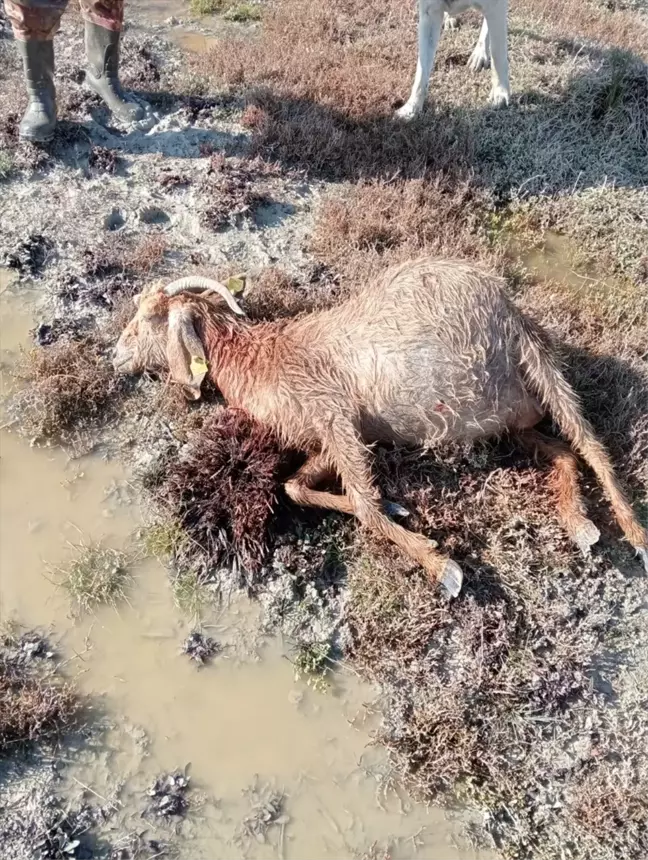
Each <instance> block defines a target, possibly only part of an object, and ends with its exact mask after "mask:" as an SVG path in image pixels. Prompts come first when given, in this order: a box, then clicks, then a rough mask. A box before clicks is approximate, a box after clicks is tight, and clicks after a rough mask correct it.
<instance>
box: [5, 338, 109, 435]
mask: <svg viewBox="0 0 648 860" xmlns="http://www.w3.org/2000/svg"><path fill="white" fill-rule="evenodd" d="M14 375H15V376H16V378H17V379H18V380H19V381H20V383H21V385H22V388H21V390H20V391H19V392H17V394H15V395H14V397H13V398H12V400H11V402H10V404H9V412H10V414H11V415H12V417H14V418H15V419H16V422H17V425H18V428H19V430H20V432H21V433H23V434H24V435H26V436H30V437H32V438H34V439H36V440H39V441H41V442H50V443H54V444H61V445H64V446H66V447H71V448H72V449H77V448H83V447H84V446H85V444H87V439H88V437H89V435H91V431H92V430H94V429H96V428H97V427H100V426H102V425H104V424H105V423H106V422H107V421H108V420H109V419H111V418H114V417H115V415H116V414H117V411H118V408H119V400H120V396H121V394H122V393H123V386H124V383H123V381H121V380H120V379H119V378H118V377H116V376H115V374H114V373H113V369H112V366H111V363H110V359H109V357H108V355H107V347H106V345H105V344H104V343H103V342H102V341H99V340H97V339H96V338H94V337H92V336H91V337H88V338H86V339H85V340H63V339H61V340H59V341H57V342H56V343H54V344H52V345H51V346H48V347H37V348H35V349H32V350H31V351H30V352H27V353H24V354H23V360H22V362H19V363H18V365H17V367H16V368H15V369H14Z"/></svg>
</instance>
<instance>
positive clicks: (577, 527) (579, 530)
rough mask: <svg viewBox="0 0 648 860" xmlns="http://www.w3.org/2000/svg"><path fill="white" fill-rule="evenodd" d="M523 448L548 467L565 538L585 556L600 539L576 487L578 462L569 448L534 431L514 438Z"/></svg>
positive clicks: (599, 534)
mask: <svg viewBox="0 0 648 860" xmlns="http://www.w3.org/2000/svg"><path fill="white" fill-rule="evenodd" d="M518 438H519V439H520V441H521V442H522V443H523V445H524V446H525V447H526V448H527V449H529V450H530V451H531V453H532V454H533V455H534V457H537V456H538V454H539V455H541V456H542V457H544V458H545V459H547V460H549V461H550V462H551V465H552V469H551V476H550V479H549V480H550V484H551V487H552V489H553V490H554V493H555V495H556V501H557V503H558V515H559V516H560V519H561V521H562V523H563V525H564V527H565V530H566V531H567V534H568V535H569V536H570V538H571V539H572V540H573V541H574V543H575V544H576V545H577V546H578V548H579V549H580V551H581V552H582V553H583V555H585V556H587V555H588V554H589V551H590V547H592V546H593V545H594V544H595V543H596V542H597V541H598V539H599V537H600V536H601V533H600V532H599V530H598V529H597V528H596V526H595V525H594V523H593V522H592V521H591V520H590V519H588V517H587V516H586V509H585V503H584V502H583V497H582V495H581V491H580V488H579V486H578V461H577V459H576V457H575V455H574V454H573V452H572V451H571V449H570V448H569V446H568V445H565V444H564V443H563V442H560V441H559V440H558V439H550V438H549V437H548V436H544V435H543V434H542V433H539V432H538V431H537V430H525V431H523V432H521V433H519V434H518Z"/></svg>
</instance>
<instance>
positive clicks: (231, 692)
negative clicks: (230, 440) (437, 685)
mask: <svg viewBox="0 0 648 860" xmlns="http://www.w3.org/2000/svg"><path fill="white" fill-rule="evenodd" d="M2 277H3V282H2V295H1V296H0V311H1V328H0V342H1V344H2V355H1V361H2V367H3V375H2V379H3V384H4V386H5V388H6V386H7V385H11V384H12V383H11V379H10V376H9V374H8V370H9V369H10V367H11V365H12V363H13V362H14V361H16V360H17V357H19V355H20V349H21V348H22V347H23V346H24V347H25V348H27V349H28V348H30V340H29V335H28V331H29V329H30V327H31V325H32V322H31V313H30V307H31V305H32V303H33V302H34V301H35V299H36V296H35V295H34V293H33V292H30V291H29V290H25V289H24V288H22V287H21V288H19V289H16V287H15V286H14V287H13V288H12V287H11V286H10V285H9V278H8V277H7V275H6V273H3V274H2ZM10 429H11V428H4V429H3V430H2V432H1V435H0V449H1V450H0V605H1V607H2V620H3V621H7V620H8V619H12V618H14V619H19V620H20V623H21V624H23V625H25V626H26V627H27V628H39V629H41V630H43V631H49V635H50V639H51V642H52V643H54V644H55V646H56V651H57V653H58V654H59V655H60V657H61V658H62V659H64V660H65V661H66V664H67V665H66V667H65V672H66V674H67V675H69V676H70V677H72V678H74V679H75V681H76V683H77V686H78V688H79V690H80V691H81V692H82V693H84V694H87V696H88V697H89V702H90V703H91V708H92V711H91V713H92V718H91V719H93V720H94V721H96V723H97V725H98V727H96V733H95V735H93V739H92V740H91V742H89V743H87V744H85V745H81V746H80V747H79V748H76V747H77V745H76V744H75V749H65V750H64V751H63V752H62V756H63V757H64V758H66V759H67V760H68V761H69V765H68V767H67V768H66V769H65V771H64V774H63V783H62V784H56V785H55V786H53V785H52V784H51V783H50V782H49V781H47V780H44V781H43V780H40V781H39V779H38V778H37V777H36V776H35V775H34V774H31V775H30V781H29V783H28V788H27V789H25V785H24V783H25V780H24V772H23V771H21V770H20V769H18V775H20V776H21V777H22V782H21V780H20V779H17V778H16V774H14V777H13V778H9V779H8V781H7V782H6V783H5V785H4V786H3V787H2V788H1V789H0V802H2V803H3V805H8V806H9V808H11V806H12V803H15V801H16V799H17V798H24V797H25V796H26V795H29V794H30V793H31V796H32V802H36V803H37V802H39V800H38V798H39V796H40V802H43V801H44V799H45V798H46V797H47V794H48V792H49V791H52V790H53V789H54V790H56V791H57V792H59V793H60V792H61V791H62V790H63V791H65V794H66V797H68V798H69V799H70V801H71V802H73V801H74V800H77V799H78V800H80V799H81V798H85V799H87V800H89V801H91V802H94V803H95V804H99V805H105V804H106V802H107V803H108V804H110V806H112V807H113V808H114V814H113V815H112V816H111V818H110V820H109V821H108V822H107V823H106V824H104V825H103V826H102V827H101V828H99V832H100V833H101V834H102V836H103V837H104V838H105V839H107V840H108V841H109V842H110V843H111V844H112V845H113V848H114V846H117V847H119V846H127V845H129V844H130V842H129V841H128V840H129V835H130V834H132V833H133V832H140V831H141V830H142V828H144V830H145V831H146V833H147V838H149V837H150V838H151V839H154V838H158V839H161V840H162V839H166V840H172V841H173V840H175V841H176V842H178V844H177V850H178V851H179V853H180V856H181V857H186V858H189V857H191V858H197V860H199V858H204V860H218V858H229V857H237V856H247V857H259V858H266V857H276V856H283V857H285V858H325V857H329V858H341V857H355V856H362V855H363V854H364V853H365V852H368V851H369V850H370V849H371V846H372V845H373V844H374V843H375V844H376V846H380V847H381V850H389V851H390V856H393V857H402V858H407V857H412V856H414V854H416V856H418V857H421V858H430V860H432V858H439V860H441V858H443V860H468V858H476V857H479V858H487V857H488V856H489V855H488V854H487V853H479V854H477V853H475V852H474V851H472V850H470V849H469V848H468V847H467V846H465V844H464V846H463V847H460V846H461V840H460V839H459V822H458V821H457V822H452V821H450V820H448V819H447V817H446V816H444V815H443V813H442V812H441V811H440V810H438V809H434V808H426V807H423V806H421V805H417V804H414V803H412V801H411V800H409V799H408V798H407V797H406V796H405V795H404V793H403V792H402V790H399V789H397V786H395V785H394V784H393V782H392V780H391V779H390V771H389V767H388V765H387V763H386V759H385V757H384V754H382V753H381V752H380V750H379V749H376V748H373V747H370V746H369V744H370V729H371V726H372V716H371V708H369V709H367V707H366V705H367V704H370V703H371V702H372V700H373V699H374V697H375V691H374V690H372V689H371V688H370V687H368V686H367V685H363V684H361V683H360V682H359V681H358V679H357V678H356V677H355V675H354V673H352V672H351V671H350V670H348V669H347V670H345V669H344V668H342V669H341V670H340V671H339V672H338V673H336V675H335V676H334V678H333V679H332V683H331V687H330V689H329V690H328V691H326V692H318V691H314V690H312V689H310V688H309V687H308V686H307V685H306V684H305V683H303V682H302V681H296V680H295V678H294V671H293V667H292V664H291V661H290V657H291V651H290V643H288V642H282V641H280V640H278V639H276V638H267V637H263V636H261V634H260V633H259V617H258V616H259V613H258V610H257V609H256V608H255V607H254V606H253V605H251V604H250V603H249V602H248V601H246V600H244V599H243V600H241V601H239V602H237V603H236V604H235V605H233V606H231V607H228V608H225V609H223V610H222V611H221V612H220V613H218V614H215V615H214V616H213V617H208V618H207V619H205V628H204V629H205V630H206V631H207V632H208V633H209V635H210V636H212V637H213V638H214V639H215V640H217V642H218V643H219V645H220V646H221V650H220V651H219V652H218V654H217V655H216V656H215V658H214V659H213V661H212V662H211V663H210V664H209V665H205V666H202V667H200V668H199V667H198V664H196V663H195V662H193V661H191V660H190V659H189V658H188V657H187V655H185V654H183V653H181V646H182V642H183V641H184V639H185V638H186V636H187V635H188V633H189V632H190V630H191V620H190V619H187V618H186V617H183V616H182V614H181V613H180V612H179V610H178V608H177V607H176V606H175V605H174V603H173V600H172V596H171V591H170V588H169V586H168V580H167V576H166V573H165V571H164V569H163V568H162V566H161V565H160V564H159V563H158V562H156V561H154V560H151V559H148V560H140V561H135V562H134V563H133V564H132V566H131V572H132V575H133V583H132V586H131V587H130V588H129V590H128V595H127V600H126V601H125V602H122V603H121V604H120V605H119V607H118V608H117V609H113V608H103V609H99V610H97V611H96V612H94V613H91V614H82V615H78V614H75V613H73V612H72V611H71V604H70V600H69V595H68V594H67V592H66V591H65V589H64V588H61V587H60V585H59V584H57V579H58V577H59V572H58V571H59V570H60V569H62V568H64V567H65V565H66V562H67V561H69V559H70V558H71V557H73V555H74V545H78V544H80V543H84V542H86V543H87V542H88V541H101V542H103V543H104V544H105V545H109V546H113V547H115V548H117V549H123V548H128V546H129V545H130V544H132V542H133V540H134V536H135V533H136V531H137V528H138V526H139V524H140V511H139V508H138V504H137V502H136V500H135V498H134V495H133V490H132V488H131V486H130V484H129V478H128V473H127V472H125V471H124V469H123V468H122V467H120V466H119V465H118V464H117V463H116V462H114V461H109V460H106V459H103V458H102V457H101V456H88V457H82V458H80V459H75V460H70V459H69V458H68V457H67V456H66V455H65V454H64V453H63V452H62V451H60V450H59V449H39V448H37V447H30V445H29V443H28V441H26V440H25V439H21V438H19V437H17V436H16V435H15V434H13V433H11V432H10ZM186 767H187V768H188V773H189V774H190V777H191V786H192V787H191V793H190V794H191V798H192V800H191V802H192V809H191V811H190V812H189V815H188V818H187V819H186V821H185V822H184V823H183V824H182V827H181V829H180V836H179V837H176V836H175V835H174V834H173V828H172V827H170V826H166V827H165V825H164V824H157V825H156V824H155V823H153V824H149V823H148V822H145V823H144V825H143V824H142V821H141V819H140V818H139V815H140V813H141V811H142V810H143V809H144V808H145V806H146V803H147V801H148V800H149V798H148V795H147V789H148V788H149V787H150V786H151V785H152V783H153V782H154V780H155V778H156V777H157V776H158V775H159V774H160V773H162V772H169V771H174V770H175V769H177V768H180V769H185V768H186ZM255 787H256V788H257V794H250V793H249V791H248V790H250V789H254V788H255ZM39 792H41V794H40V795H39ZM246 792H247V793H246ZM34 797H35V798H36V800H35V801H34ZM273 797H278V798H281V800H280V801H279V803H280V806H279V807H277V809H276V811H275V812H274V813H273V817H272V819H271V820H272V821H274V819H277V820H278V821H279V822H281V823H276V824H272V823H271V824H270V825H269V827H268V830H267V833H266V831H265V827H263V828H262V829H260V830H259V835H256V834H255V833H252V835H250V834H247V833H246V832H245V830H244V821H245V820H246V819H248V818H249V817H250V816H252V817H253V818H254V815H255V813H257V812H258V808H259V807H261V808H263V805H264V803H265V804H267V803H268V799H270V800H272V798H273ZM5 811H6V810H5ZM242 828H243V829H242ZM32 836H33V834H32ZM30 838H31V837H29V836H25V839H24V840H23V846H22V852H23V853H21V851H20V849H19V848H18V842H19V840H17V841H16V843H15V844H12V849H11V851H10V853H3V849H0V856H2V857H3V858H7V860H10V858H11V860H19V858H21V857H23V856H24V857H28V856H30V854H29V850H28V848H29V844H28V843H29V841H30ZM376 850H377V849H376ZM115 856H118V855H115ZM124 856H130V854H124ZM144 856H147V855H146V854H145V855H144ZM381 856H382V855H381Z"/></svg>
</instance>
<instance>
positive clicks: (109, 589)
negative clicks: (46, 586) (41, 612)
mask: <svg viewBox="0 0 648 860" xmlns="http://www.w3.org/2000/svg"><path fill="white" fill-rule="evenodd" d="M74 551H75V556H74V558H73V559H72V561H71V562H70V563H69V564H68V565H66V567H64V568H59V569H58V570H57V576H58V579H59V582H60V584H61V585H62V586H63V587H64V588H65V589H66V591H68V593H69V595H70V597H71V599H72V601H73V602H74V604H75V606H76V607H77V608H78V609H80V610H81V611H82V612H89V611H92V610H93V609H96V608H97V607H98V606H105V605H108V606H113V607H115V606H117V604H118V603H120V602H121V601H122V600H124V599H125V598H126V593H127V591H128V588H129V586H130V584H131V582H132V576H131V575H130V573H129V572H128V564H129V561H128V557H127V556H126V555H125V553H123V552H120V551H119V550H116V549H113V548H111V547H105V546H102V545H101V544H97V543H89V544H83V543H82V544H79V545H78V546H75V547H74Z"/></svg>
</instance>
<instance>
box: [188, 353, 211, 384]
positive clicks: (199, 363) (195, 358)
mask: <svg viewBox="0 0 648 860" xmlns="http://www.w3.org/2000/svg"><path fill="white" fill-rule="evenodd" d="M189 370H190V371H191V375H192V376H193V378H194V379H195V378H196V377H197V376H205V374H206V373H207V370H208V368H207V362H206V361H205V359H204V358H201V357H200V356H199V355H192V356H191V364H190V365H189Z"/></svg>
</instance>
